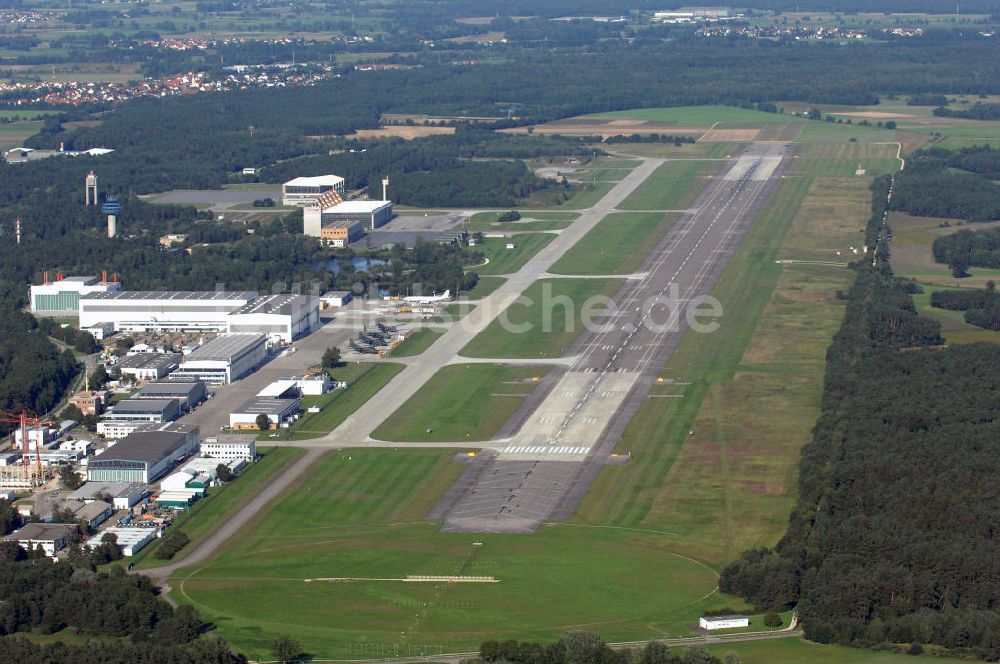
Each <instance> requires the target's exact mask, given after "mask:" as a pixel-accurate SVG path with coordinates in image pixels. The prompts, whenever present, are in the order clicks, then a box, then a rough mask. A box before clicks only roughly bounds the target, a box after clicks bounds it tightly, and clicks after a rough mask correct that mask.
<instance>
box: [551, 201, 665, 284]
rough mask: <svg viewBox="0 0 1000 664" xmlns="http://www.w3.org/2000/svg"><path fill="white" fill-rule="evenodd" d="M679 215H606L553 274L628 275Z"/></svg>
mask: <svg viewBox="0 0 1000 664" xmlns="http://www.w3.org/2000/svg"><path fill="white" fill-rule="evenodd" d="M679 218H680V215H679V214H676V213H672V212H668V213H667V214H662V213H659V212H622V213H613V214H609V215H608V216H607V217H605V218H604V219H602V220H601V221H600V222H599V223H598V224H597V226H595V227H594V228H593V230H591V231H590V232H589V233H587V235H586V236H584V237H583V239H581V240H580V241H579V242H577V243H576V244H575V245H574V246H573V247H572V248H571V249H570V250H569V251H567V252H566V253H565V254H564V255H563V257H562V258H560V259H559V260H558V261H556V263H555V265H553V266H552V268H551V270H550V272H552V273H553V274H627V273H629V272H632V271H634V270H636V269H638V267H639V266H640V265H641V264H642V262H643V260H644V259H645V258H646V255H647V254H648V253H649V251H650V250H651V249H652V248H653V247H654V246H656V243H657V242H659V241H660V239H661V238H662V237H663V236H664V235H665V234H666V233H667V231H669V230H670V227H671V226H673V225H674V224H675V223H676V222H677V220H678V219H679Z"/></svg>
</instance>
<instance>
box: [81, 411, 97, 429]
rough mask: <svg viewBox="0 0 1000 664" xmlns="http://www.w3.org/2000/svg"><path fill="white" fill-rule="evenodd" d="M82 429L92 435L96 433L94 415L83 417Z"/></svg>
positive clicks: (95, 418)
mask: <svg viewBox="0 0 1000 664" xmlns="http://www.w3.org/2000/svg"><path fill="white" fill-rule="evenodd" d="M83 428H84V429H86V430H87V431H89V432H90V433H94V432H95V431H97V415H94V414H93V413H91V414H89V415H84V416H83Z"/></svg>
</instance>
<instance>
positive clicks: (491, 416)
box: [372, 364, 549, 442]
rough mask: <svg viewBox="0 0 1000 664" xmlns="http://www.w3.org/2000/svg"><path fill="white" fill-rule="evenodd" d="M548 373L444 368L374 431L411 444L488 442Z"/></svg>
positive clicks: (494, 366)
mask: <svg viewBox="0 0 1000 664" xmlns="http://www.w3.org/2000/svg"><path fill="white" fill-rule="evenodd" d="M548 371H549V367H546V366H538V367H530V366H529V367H526V366H516V367H515V366H503V365H500V364H452V365H449V366H446V367H442V368H441V369H439V370H438V372H437V373H436V374H435V375H434V377H433V378H431V380H430V381H428V383H427V384H426V385H424V387H423V388H421V390H420V391H419V392H418V393H417V394H416V395H414V396H413V397H411V398H410V399H409V400H408V401H407V402H406V403H404V404H403V405H402V406H400V408H399V410H397V411H396V412H395V413H393V414H392V415H391V416H390V417H389V419H388V420H386V421H385V422H384V423H383V424H382V426H380V427H379V428H378V429H376V430H375V431H374V433H373V434H372V435H373V436H374V437H375V438H378V439H380V440H398V441H406V442H422V441H442V440H443V441H457V440H473V441H476V440H488V439H490V438H492V437H493V436H494V435H496V433H497V431H499V430H500V427H502V426H503V425H504V422H506V421H507V419H508V418H509V417H510V416H511V415H513V414H514V411H516V410H517V409H518V407H519V406H520V405H521V404H522V403H523V402H524V399H525V398H526V397H527V396H528V395H529V394H531V392H532V391H533V390H534V389H535V387H536V386H537V382H536V380H535V379H537V378H539V377H541V376H544V375H545V374H546V373H548Z"/></svg>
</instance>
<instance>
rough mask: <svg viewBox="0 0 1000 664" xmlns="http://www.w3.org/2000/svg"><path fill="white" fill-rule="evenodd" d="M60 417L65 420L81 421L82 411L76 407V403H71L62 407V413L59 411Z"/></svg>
mask: <svg viewBox="0 0 1000 664" xmlns="http://www.w3.org/2000/svg"><path fill="white" fill-rule="evenodd" d="M60 417H62V418H64V419H67V420H73V421H74V422H82V421H83V413H82V412H81V411H80V409H79V408H77V406H76V404H72V403H71V404H69V405H68V406H66V407H65V408H63V410H62V413H60Z"/></svg>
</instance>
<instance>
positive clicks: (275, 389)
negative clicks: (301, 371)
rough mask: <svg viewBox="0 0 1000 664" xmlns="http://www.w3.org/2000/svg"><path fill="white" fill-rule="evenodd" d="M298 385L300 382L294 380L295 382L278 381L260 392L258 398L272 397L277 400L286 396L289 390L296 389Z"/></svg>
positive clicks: (287, 380)
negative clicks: (283, 395)
mask: <svg viewBox="0 0 1000 664" xmlns="http://www.w3.org/2000/svg"><path fill="white" fill-rule="evenodd" d="M297 383H298V381H296V380H294V379H293V380H289V379H282V380H276V381H274V382H273V383H271V384H270V385H268V386H267V387H265V388H264V389H263V390H261V391H260V392H258V393H257V396H258V397H271V398H275V399H276V398H278V397H280V396H281V395H282V394H284V393H285V392H287V391H288V390H290V389H292V388H293V387H295V385H296V384H297Z"/></svg>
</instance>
